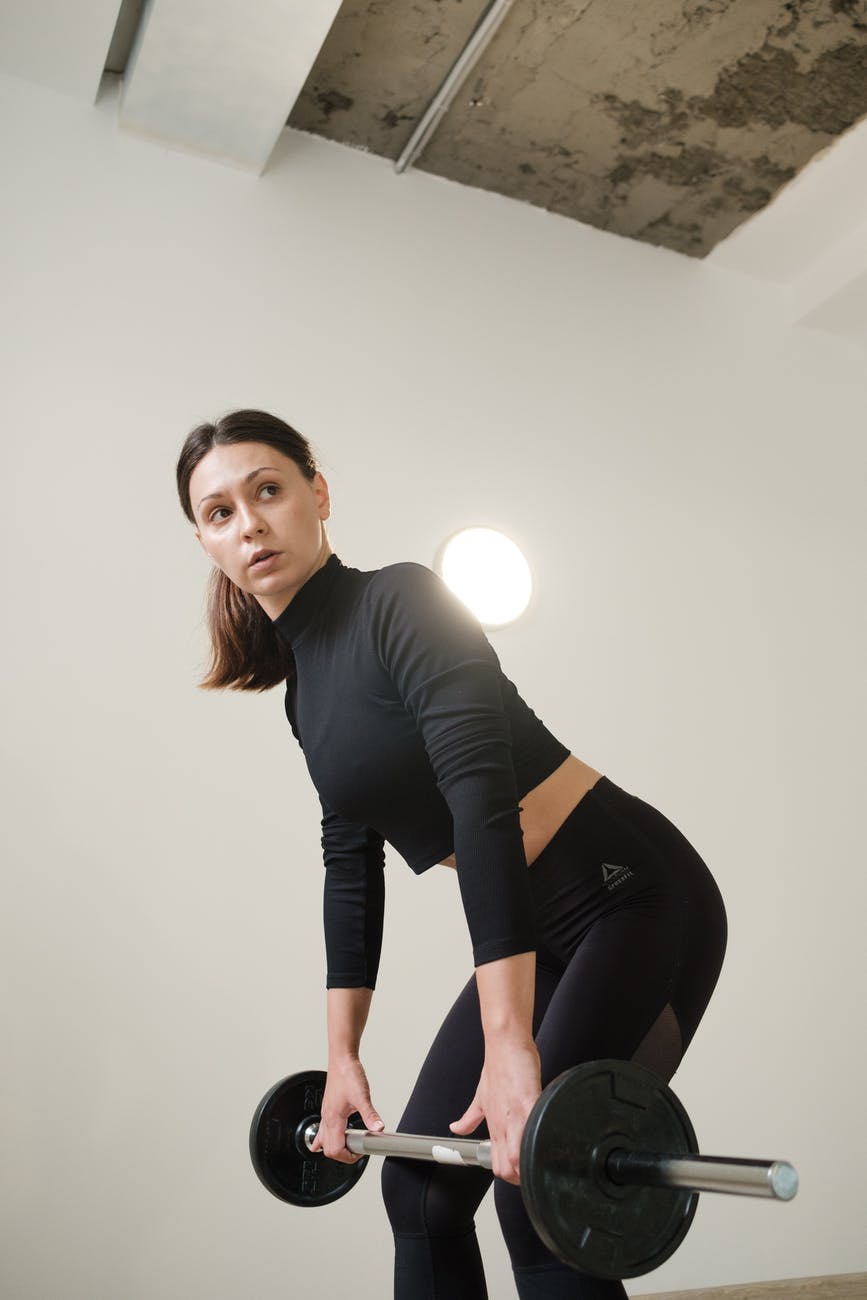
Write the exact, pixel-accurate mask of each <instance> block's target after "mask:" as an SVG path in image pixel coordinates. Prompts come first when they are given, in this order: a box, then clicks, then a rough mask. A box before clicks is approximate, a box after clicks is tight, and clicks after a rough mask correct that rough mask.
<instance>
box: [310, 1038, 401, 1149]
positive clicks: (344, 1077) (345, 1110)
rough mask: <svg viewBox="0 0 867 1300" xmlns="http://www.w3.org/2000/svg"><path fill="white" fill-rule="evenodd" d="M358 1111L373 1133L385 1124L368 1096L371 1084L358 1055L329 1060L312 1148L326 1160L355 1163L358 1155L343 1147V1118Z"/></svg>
mask: <svg viewBox="0 0 867 1300" xmlns="http://www.w3.org/2000/svg"><path fill="white" fill-rule="evenodd" d="M355 1111H358V1113H359V1115H360V1116H361V1119H362V1122H363V1123H364V1127H365V1128H366V1129H369V1130H370V1131H371V1132H372V1133H376V1132H379V1131H381V1130H382V1129H383V1128H385V1125H384V1124H383V1122H382V1120H381V1119H380V1117H379V1115H378V1114H377V1112H376V1111H375V1110H374V1108H373V1103H372V1101H371V1100H370V1086H369V1085H368V1082H367V1075H366V1074H365V1073H364V1066H363V1065H362V1064H361V1061H360V1060H359V1059H358V1057H347V1058H345V1059H341V1060H340V1061H337V1062H334V1061H331V1062H329V1065H328V1077H327V1080H326V1083H325V1093H324V1095H323V1097H322V1115H321V1117H320V1120H319V1131H318V1133H317V1134H316V1137H315V1138H314V1139H313V1141H312V1143H311V1144H310V1149H311V1151H322V1152H324V1154H325V1155H326V1156H328V1158H329V1160H341V1161H343V1163H344V1164H349V1165H351V1164H355V1162H356V1161H357V1160H360V1159H361V1157H360V1156H357V1155H355V1154H354V1153H353V1152H352V1151H348V1150H347V1148H346V1121H347V1120H348V1118H349V1116H350V1115H352V1114H354V1112H355Z"/></svg>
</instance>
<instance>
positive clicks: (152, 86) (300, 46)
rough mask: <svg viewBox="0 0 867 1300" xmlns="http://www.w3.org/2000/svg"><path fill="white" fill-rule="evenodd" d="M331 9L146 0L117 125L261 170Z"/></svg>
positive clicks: (281, 1)
mask: <svg viewBox="0 0 867 1300" xmlns="http://www.w3.org/2000/svg"><path fill="white" fill-rule="evenodd" d="M339 8H340V0H292V3H291V4H287V3H286V0H256V3H255V4H250V3H249V0H150V3H149V4H148V7H147V9H146V11H145V14H144V16H143V19H142V22H141V25H140V27H139V32H138V37H137V39H136V43H135V45H134V46H133V50H132V53H131V56H130V61H129V64H128V66H127V72H126V77H125V80H124V90H123V96H122V99H121V107H120V123H121V126H122V127H124V128H125V129H126V130H128V131H133V132H135V133H137V134H141V135H146V136H148V137H150V138H153V139H157V140H160V141H163V142H165V143H166V144H169V145H172V146H175V147H176V148H179V149H184V150H188V151H191V152H193V153H199V154H204V155H206V156H207V157H210V158H214V159H217V160H219V161H221V162H227V163H232V164H234V165H235V166H238V167H244V168H248V169H250V170H252V171H256V172H260V171H262V170H263V168H264V167H265V164H266V163H267V161H268V158H269V156H270V154H271V151H272V150H273V148H274V145H275V144H276V143H277V139H278V137H279V135H280V133H281V131H282V130H283V127H284V125H285V123H286V119H287V117H288V116H289V112H290V110H291V108H292V105H293V104H294V103H295V100H296V99H297V98H298V95H299V93H300V91H301V88H302V87H303V85H304V82H305V81H306V80H307V75H308V73H309V72H310V68H311V67H312V65H313V63H314V62H315V60H316V56H317V54H318V53H319V50H320V47H321V45H322V42H323V41H324V40H325V37H326V36H327V34H328V30H329V28H330V26H331V23H332V21H333V20H334V17H335V15H336V13H337V10H338V9H339Z"/></svg>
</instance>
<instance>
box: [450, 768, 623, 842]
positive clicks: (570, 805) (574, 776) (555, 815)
mask: <svg viewBox="0 0 867 1300" xmlns="http://www.w3.org/2000/svg"><path fill="white" fill-rule="evenodd" d="M601 776H602V773H601V772H597V771H596V769H595V768H593V767H589V766H588V765H587V763H582V762H581V759H580V758H576V757H575V755H574V754H570V755H569V757H568V758H567V759H566V760H565V762H563V763H561V764H560V766H559V767H557V768H555V769H554V771H553V772H552V773H551V775H550V776H546V777H545V780H544V781H542V782H541V784H539V785H537V786H536V788H535V789H534V790H531V791H530V792H529V793H528V794H525V795H524V797H523V799H522V800H521V830H522V831H523V832H524V853H525V855H526V858H527V866H528V867H529V866H532V865H533V863H534V862H535V861H536V859H537V858H538V856H539V854H540V853H541V852H542V850H543V849H544V848H547V846H548V845H549V844H550V842H551V840H552V839H553V838H554V836H555V835H556V834H557V831H558V830H559V829H560V827H561V826H562V825H563V823H564V821H565V820H566V818H567V817H568V816H569V814H570V813H571V812H573V811H574V810H575V809H576V808H577V807H578V805H579V803H580V802H581V800H582V799H583V798H584V796H585V794H586V793H587V791H588V790H592V789H593V787H594V785H595V784H596V782H597V781H598V780H599V779H600V778H601ZM442 865H443V866H444V867H453V866H454V865H455V855H454V854H452V855H451V856H450V857H448V858H445V859H444V860H443V864H442Z"/></svg>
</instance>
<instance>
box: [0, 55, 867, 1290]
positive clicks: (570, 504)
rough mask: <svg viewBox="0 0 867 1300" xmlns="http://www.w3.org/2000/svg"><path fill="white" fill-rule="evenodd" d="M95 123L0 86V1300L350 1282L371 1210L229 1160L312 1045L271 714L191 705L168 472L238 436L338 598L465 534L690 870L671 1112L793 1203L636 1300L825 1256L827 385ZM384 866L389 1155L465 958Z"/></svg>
mask: <svg viewBox="0 0 867 1300" xmlns="http://www.w3.org/2000/svg"><path fill="white" fill-rule="evenodd" d="M115 119H116V102H115V100H114V98H113V96H112V95H111V94H109V95H107V96H106V97H105V98H104V99H103V100H102V101H101V103H100V104H99V105H98V107H97V108H96V109H87V108H85V107H83V106H79V105H77V104H75V103H74V102H72V101H68V100H64V99H61V98H59V97H55V96H53V95H51V94H50V93H49V92H48V91H44V90H39V89H37V88H35V87H33V86H29V85H27V84H25V83H23V82H16V81H14V80H11V79H4V80H2V81H0V123H2V132H3V144H2V160H3V161H2V166H3V178H4V182H5V185H4V188H5V194H6V198H5V202H4V217H3V221H4V232H3V239H2V246H0V256H2V283H3V286H4V287H3V310H2V329H3V356H4V358H5V361H6V375H5V379H4V382H3V385H2V390H0V391H2V404H3V405H2V409H3V443H2V448H3V450H2V466H3V479H2V481H3V486H4V491H3V505H4V508H3V510H2V523H3V529H4V535H3V547H2V555H3V560H4V568H5V583H4V589H5V593H6V599H5V612H6V618H5V628H6V631H5V635H4V638H3V649H4V672H3V678H2V682H3V691H4V701H3V723H2V736H3V753H4V768H5V770H4V773H3V791H4V804H5V810H4V815H3V819H2V823H3V831H4V839H5V842H6V843H5V862H6V869H5V875H6V885H5V890H4V899H5V904H6V905H5V908H4V919H3V931H2V934H0V953H2V962H3V988H4V991H5V993H6V997H5V1000H4V1001H5V1006H4V1020H3V1025H2V1035H3V1043H4V1046H5V1048H6V1066H5V1069H4V1070H3V1071H2V1074H0V1102H2V1123H3V1130H4V1131H3V1135H2V1150H3V1153H4V1155H3V1161H2V1173H0V1178H2V1180H3V1200H4V1210H5V1216H4V1217H5V1223H6V1231H5V1238H6V1241H5V1246H4V1252H3V1256H4V1257H3V1260H2V1270H3V1277H2V1282H3V1291H4V1294H6V1295H9V1296H14V1297H16V1300H118V1297H123V1300H144V1298H145V1297H148V1298H150V1297H159V1298H160V1300H237V1298H238V1297H239V1296H242V1295H243V1296H255V1297H257V1300H260V1298H261V1300H266V1298H267V1297H272V1296H273V1297H278V1296H285V1295H291V1296H299V1297H301V1296H309V1295H314V1294H322V1295H337V1294H340V1293H341V1287H342V1286H343V1284H344V1281H345V1279H346V1278H347V1277H348V1276H350V1275H351V1276H353V1277H354V1278H355V1287H356V1289H355V1291H354V1294H356V1295H359V1296H364V1297H370V1300H374V1298H375V1300H380V1298H381V1297H382V1296H384V1295H386V1294H387V1293H388V1289H389V1285H390V1281H389V1279H390V1270H391V1263H390V1243H389V1237H388V1232H387V1229H386V1224H385V1219H384V1215H383V1212H382V1210H381V1208H380V1205H379V1198H378V1178H377V1174H376V1173H374V1172H372V1171H371V1172H370V1173H369V1174H368V1176H367V1178H366V1180H365V1181H364V1182H363V1183H362V1184H361V1185H360V1187H359V1188H358V1190H357V1191H356V1192H355V1193H354V1194H353V1195H352V1196H351V1197H348V1198H346V1199H345V1200H342V1201H340V1202H339V1203H338V1204H336V1205H334V1206H333V1207H331V1208H330V1209H327V1210H323V1211H321V1212H320V1213H318V1214H317V1213H305V1212H303V1211H300V1210H292V1209H290V1208H289V1207H287V1206H284V1205H282V1204H280V1203H279V1202H277V1201H276V1200H274V1199H272V1198H270V1197H269V1196H268V1195H267V1194H266V1193H265V1192H264V1191H263V1189H262V1188H261V1187H260V1186H259V1184H258V1183H257V1182H256V1180H255V1178H254V1176H253V1174H252V1171H251V1169H250V1166H249V1161H248V1156H247V1150H246V1142H247V1126H248V1123H249V1119H250V1116H251V1114H252V1110H253V1107H254V1105H255V1103H256V1102H257V1101H258V1099H259V1097H260V1096H261V1095H262V1093H263V1092H264V1091H265V1090H266V1088H267V1087H268V1086H269V1085H270V1084H271V1082H272V1081H273V1080H275V1079H277V1078H278V1077H280V1076H281V1075H282V1074H285V1073H288V1072H290V1071H293V1070H296V1069H301V1068H305V1067H308V1066H316V1065H319V1064H321V1063H323V1061H324V1056H325V1048H324V1038H323V1027H322V1022H323V1015H322V1012H323V994H322V983H323V971H322V957H321V951H320V950H321V939H320V933H319V919H318V918H319V891H320V879H321V870H320V867H319V859H318V826H317V821H316V804H315V799H314V796H313V793H312V790H311V789H310V787H309V784H308V781H307V778H306V773H305V771H304V768H303V764H302V761H301V759H300V757H299V755H298V753H297V751H296V749H295V747H294V742H293V741H292V737H291V734H290V732H289V730H288V727H287V726H286V724H285V722H284V721H283V719H282V705H281V698H280V693H279V692H274V693H272V694H269V695H266V696H264V697H261V698H259V697H255V698H250V697H244V696H225V697H221V696H214V695H207V694H204V693H202V692H197V691H196V689H195V686H194V683H195V680H196V672H197V668H198V665H199V663H200V661H201V660H202V658H203V655H204V647H205V643H204V636H203V631H202V626H201V609H202V597H201V593H202V589H203V583H204V579H205V576H206V569H205V561H204V557H203V556H202V554H201V553H200V551H199V550H198V548H197V547H196V545H195V543H194V542H193V540H192V539H191V537H190V536H189V529H188V527H187V526H186V524H185V522H184V521H183V519H182V517H181V515H180V512H179V509H178V507H177V504H176V502H175V500H174V496H173V491H174V489H173V466H174V459H175V456H176V453H177V450H178V448H179V445H180V442H181V440H182V437H183V435H184V434H185V432H186V430H187V429H188V428H189V427H190V426H191V424H192V423H194V422H197V421H198V420H200V419H202V418H205V417H209V416H211V415H213V414H215V413H217V412H220V411H222V410H225V409H227V408H229V407H231V406H235V405H241V404H245V405H246V404H256V405H261V406H264V407H266V408H267V407H270V408H273V409H274V410H276V411H277V412H279V413H280V414H282V415H284V416H285V417H287V418H289V419H290V420H292V421H294V422H295V423H297V424H298V425H299V427H301V428H302V429H303V430H305V431H306V432H307V433H308V434H309V436H310V437H311V438H312V439H313V440H314V442H315V443H316V444H317V446H318V447H319V450H320V452H321V455H322V457H323V460H324V462H325V466H326V470H327V471H328V472H329V474H330V478H331V484H332V492H333V497H334V518H333V526H332V539H333V542H334V544H335V546H336V548H337V550H338V551H339V553H340V554H341V555H342V557H343V558H344V559H345V560H346V561H347V562H349V563H353V564H355V565H357V566H359V567H371V566H375V565H378V564H381V563H385V562H388V561H390V560H394V559H398V558H411V559H418V560H421V561H429V560H430V558H431V556H432V555H433V553H434V551H435V548H436V546H437V545H438V543H439V541H440V540H441V538H442V537H443V536H444V535H445V534H446V533H447V532H449V531H450V530H451V529H453V528H454V527H456V526H458V525H459V524H462V523H465V522H489V523H493V524H498V525H500V526H503V527H506V528H508V530H509V531H511V532H512V534H513V535H514V536H515V537H516V538H517V539H518V540H519V541H520V542H521V543H522V544H523V546H524V547H525V549H526V552H527V554H528V555H529V556H530V558H531V560H532V562H533V564H534V567H535V570H536V574H537V578H538V596H537V599H536V602H535V605H534V608H533V610H532V614H531V616H530V617H528V618H527V619H526V621H525V622H524V623H523V624H522V625H520V626H518V627H516V628H514V629H511V630H509V631H507V632H503V633H501V634H499V635H498V636H497V638H496V645H497V648H498V651H499V652H500V655H501V657H502V659H503V661H504V664H505V667H506V669H507V671H509V672H510V674H511V675H512V676H513V677H514V678H515V679H516V681H517V683H518V685H519V687H520V688H521V690H522V691H523V693H524V694H525V695H526V696H527V697H528V698H529V700H530V702H531V703H532V704H533V705H534V707H535V708H536V709H537V711H538V712H540V713H541V715H542V716H543V717H544V718H545V719H546V720H547V721H548V722H549V723H550V724H551V725H552V726H553V728H554V729H555V731H557V732H558V733H559V734H560V735H561V736H562V737H563V738H564V739H565V740H566V741H567V742H568V743H569V744H570V745H571V746H572V747H573V748H574V749H575V751H576V752H577V753H579V754H580V755H581V756H582V757H584V758H585V759H587V760H588V761H589V762H591V763H594V764H595V765H597V766H599V767H601V768H602V769H604V770H605V771H606V772H607V773H608V774H609V775H610V776H611V778H612V779H613V780H615V781H616V782H618V783H619V784H621V785H623V786H625V787H626V788H628V789H630V790H633V791H635V792H636V793H639V794H641V795H642V796H643V797H644V798H646V799H649V800H650V801H652V802H654V803H656V804H658V805H659V806H660V807H661V808H662V809H663V810H664V811H665V812H666V813H667V814H668V815H669V816H670V817H672V818H673V819H674V820H675V821H676V822H678V824H679V825H680V826H681V827H682V829H683V830H684V831H685V833H686V834H687V835H688V836H689V837H690V838H691V839H692V840H693V841H694V842H695V843H696V845H697V846H698V847H699V849H700V850H701V852H702V853H703V855H704V856H705V857H706V858H707V860H708V861H709V862H710V864H711V865H712V867H713V869H714V870H715V872H716V874H717V876H718V878H719V881H720V883H721V886H722V889H723V891H724V894H725V896H726V899H727V903H728V908H729V915H730V926H731V942H730V951H729V957H728V961H727V965H726V968H725V971H724V975H723V978H722V981H721V984H720V986H719V990H718V992H717V994H716V996H715V999H714V1001H713V1003H712V1005H711V1008H710V1010H709V1012H708V1015H707V1017H706V1020H705V1023H704V1025H703V1027H702V1029H701V1030H700V1032H699V1035H698V1037H697V1039H696V1041H695V1043H694V1046H693V1047H692V1049H691V1051H690V1053H689V1055H688V1057H687V1059H686V1061H685V1063H684V1065H683V1067H682V1069H681V1070H680V1072H679V1074H678V1076H677V1079H676V1081H675V1086H676V1089H677V1091H678V1092H679V1094H680V1095H681V1097H682V1098H683V1100H684V1101H685V1103H686V1105H687V1106H688V1108H689V1109H690V1111H691V1113H692V1114H693V1118H694V1120H695V1123H696V1127H697V1129H698V1132H699V1137H700V1140H701V1142H702V1144H703V1146H704V1148H705V1149H706V1150H710V1151H717V1152H722V1153H731V1154H747V1155H758V1156H783V1157H788V1158H790V1159H792V1160H793V1161H795V1163H796V1164H797V1165H798V1167H799V1169H800V1172H801V1177H802V1191H801V1193H800V1195H799V1197H798V1199H797V1200H796V1201H795V1202H794V1203H793V1204H791V1205H789V1206H778V1205H768V1204H765V1203H757V1202H748V1201H744V1200H734V1199H731V1200H726V1199H724V1198H712V1197H707V1198H705V1200H704V1201H703V1203H702V1206H701V1208H700V1210H699V1215H698V1219H697V1222H696V1225H695V1227H694V1228H693V1231H692V1233H691V1234H690V1236H689V1238H688V1239H687V1241H686V1242H685V1243H684V1245H683V1246H682V1248H681V1250H680V1251H679V1252H678V1254H677V1255H676V1256H675V1258H674V1259H673V1260H672V1261H671V1262H670V1263H669V1264H668V1265H666V1266H665V1267H664V1268H663V1269H662V1270H661V1271H660V1272H659V1273H657V1274H656V1275H655V1276H651V1277H646V1278H642V1279H640V1280H639V1281H638V1282H636V1283H634V1284H633V1285H632V1288H631V1289H632V1291H633V1293H635V1294H637V1293H640V1292H649V1291H654V1290H664V1289H672V1288H675V1287H691V1286H698V1285H701V1284H708V1283H717V1284H722V1283H727V1282H737V1281H743V1280H748V1279H764V1278H774V1277H785V1276H797V1275H804V1274H811V1273H826V1272H844V1271H851V1270H858V1269H863V1268H865V1266H867V1258H865V1248H864V1246H863V1205H864V1196H865V1190H867V1189H865V1178H864V1174H863V1172H862V1168H863V1164H864V1154H865V1153H864V1145H865V1144H864V1137H863V1133H864V1126H863V1107H862V1105H861V1094H862V1083H863V1077H864V1067H865V1051H864V1011H863V1006H864V993H865V980H864V974H863V956H862V948H863V939H862V929H863V915H864V906H865V903H867V890H865V884H864V870H863V861H862V855H861V851H860V846H861V836H860V835H859V833H858V831H859V822H860V819H861V814H860V809H861V808H863V786H864V774H865V773H864V762H863V748H862V744H861V741H862V734H863V724H864V704H865V700H864V695H865V690H864V674H863V665H864V662H865V635H864V634H865V616H864V599H863V571H864V544H865V520H864V505H863V503H864V450H863V449H864V437H863V429H864V419H865V413H867V411H865V408H867V400H865V390H864V384H863V370H864V354H863V352H860V353H859V352H858V351H856V350H855V349H854V348H853V347H852V346H851V345H848V344H845V343H842V342H839V341H837V340H833V339H829V338H826V337H824V336H822V335H819V334H815V333H810V332H806V331H803V332H799V331H796V330H793V329H792V328H790V327H789V326H788V325H787V324H786V323H785V311H784V310H782V309H781V304H780V303H779V301H778V299H777V297H776V294H777V293H778V290H776V289H773V288H771V287H768V286H760V285H758V284H756V283H755V282H753V281H751V280H749V279H747V278H741V277H737V276H735V275H733V274H730V273H727V272H725V271H722V270H719V269H716V268H711V267H709V266H702V265H701V264H697V263H694V262H691V261H688V260H686V259H682V258H679V257H677V256H675V255H672V254H668V253H664V252H660V251H658V250H653V249H650V248H646V247H643V246H639V245H637V244H631V243H628V242H626V241H623V240H619V239H615V238H613V237H608V236H604V235H601V234H599V233H597V232H594V231H591V230H587V229H583V228H582V227H580V226H578V225H576V224H573V223H569V222H567V221H564V220H560V219H556V218H552V217H550V216H547V215H545V214H542V213H540V212H538V211H535V210H532V209H530V208H527V207H522V206H519V205H517V204H513V203H510V202H508V201H505V200H501V199H499V198H496V197H492V196H488V195H484V194H481V193H476V192H473V191H470V190H465V189H461V188H459V187H456V186H452V185H448V184H445V183H442V182H439V181H437V180H435V179H432V178H430V177H427V176H425V175H423V174H419V173H417V174H413V175H409V176H404V177H402V178H398V177H395V176H394V175H393V173H392V171H391V170H390V168H389V166H388V165H387V164H386V163H384V162H382V161H381V160H378V159H375V158H372V157H367V156H365V155H362V154H360V153H353V152H350V151H348V150H345V149H341V148H338V147H334V146H330V145H328V144H325V143H323V142H320V141H316V140H314V139H310V138H306V137H303V136H300V135H297V134H289V133H287V134H286V136H285V138H284V140H283V142H282V144H281V146H280V148H279V149H278V153H277V156H276V158H275V160H274V162H273V164H272V165H271V167H270V169H269V171H268V172H267V173H266V175H265V177H264V178H263V179H261V180H255V179H252V178H250V177H248V176H246V175H243V174H239V173H237V172H235V171H231V170H228V169H221V168H220V167H218V166H216V165H213V164H210V163H205V162H200V161H196V160H194V159H192V158H189V157H183V156H180V155H176V154H171V153H168V152H165V151H163V150H161V149H160V148H158V147H155V146H153V145H149V144H146V143H143V142H140V141H136V140H133V139H131V138H127V137H124V136H123V135H121V134H119V133H118V132H117V131H116V127H115ZM388 876H389V879H388V888H389V901H388V916H387V937H386V945H385V953H384V962H383V971H382V979H381V988H380V990H379V991H378V993H377V997H376V1005H375V1012H374V1018H373V1022H372V1024H371V1026H370V1029H369V1034H368V1039H367V1049H366V1060H367V1065H368V1069H369V1072H370V1075H371V1078H372V1081H373V1086H374V1097H375V1100H376V1102H377V1104H378V1105H379V1107H380V1109H381V1110H382V1112H383V1114H384V1115H385V1117H386V1119H387V1120H388V1121H389V1122H391V1123H392V1124H393V1123H395V1122H396V1120H397V1116H398V1114H399V1111H400V1108H401V1104H402V1100H403V1098H404V1097H405V1095H406V1093H407V1090H408V1088H409V1086H410V1083H411V1080H412V1078H413V1072H414V1069H415V1068H416V1066H417V1064H418V1061H419V1059H420V1057H421V1055H422V1053H423V1051H424V1049H425V1046H426V1043H427V1041H428V1040H429V1038H430V1036H431V1034H432V1032H433V1029H434V1027H435V1025H436V1023H437V1021H438V1017H439V1016H440V1014H441V1013H442V1011H443V1010H444V1009H445V1008H446V1006H447V1005H448V1003H449V1001H450V999H451V997H452V995H453V994H454V992H455V991H456V990H457V988H458V987H459V986H460V985H461V983H462V982H463V980H464V978H465V976H466V973H467V970H468V958H469V948H468V942H467V940H466V938H465V935H464V932H463V929H462V924H463V923H462V918H461V915H460V909H459V906H458V901H457V896H456V891H455V889H454V879H453V876H452V875H451V874H450V873H447V872H444V871H443V872H437V871H432V872H430V873H428V874H427V876H425V877H423V878H422V879H421V880H416V879H415V878H414V877H412V875H411V873H410V872H409V871H408V870H407V869H406V868H405V867H404V866H403V865H402V864H401V863H400V862H399V861H398V860H397V859H394V860H393V861H392V862H391V863H390V865H389V871H388ZM481 1230H482V1233H483V1237H484V1243H485V1251H486V1255H487V1258H488V1261H489V1280H490V1291H491V1295H492V1296H497V1297H499V1296H506V1295H509V1294H511V1282H510V1279H509V1273H508V1268H507V1263H506V1259H505V1251H504V1249H503V1248H502V1246H501V1245H500V1243H499V1241H498V1236H497V1229H496V1224H495V1221H494V1218H493V1215H492V1213H491V1210H490V1208H489V1207H488V1208H486V1209H485V1211H484V1212H483V1215H482V1228H481ZM338 1243H339V1245H338Z"/></svg>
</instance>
